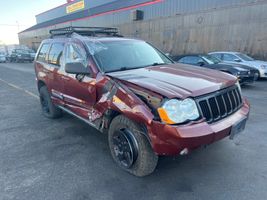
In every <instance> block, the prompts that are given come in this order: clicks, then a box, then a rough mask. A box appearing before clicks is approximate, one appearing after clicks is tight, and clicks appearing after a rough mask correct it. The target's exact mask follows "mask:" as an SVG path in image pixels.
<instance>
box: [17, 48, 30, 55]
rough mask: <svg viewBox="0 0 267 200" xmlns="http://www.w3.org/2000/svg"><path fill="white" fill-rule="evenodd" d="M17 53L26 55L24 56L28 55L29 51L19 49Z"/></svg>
mask: <svg viewBox="0 0 267 200" xmlns="http://www.w3.org/2000/svg"><path fill="white" fill-rule="evenodd" d="M17 53H24V54H27V53H28V51H27V50H24V49H18V50H17Z"/></svg>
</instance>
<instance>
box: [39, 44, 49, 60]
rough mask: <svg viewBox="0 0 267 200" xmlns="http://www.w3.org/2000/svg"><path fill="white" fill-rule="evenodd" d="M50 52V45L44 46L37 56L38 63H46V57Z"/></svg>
mask: <svg viewBox="0 0 267 200" xmlns="http://www.w3.org/2000/svg"><path fill="white" fill-rule="evenodd" d="M48 50H49V44H43V45H42V47H41V49H40V51H39V54H38V56H37V61H40V62H46V55H47V53H48Z"/></svg>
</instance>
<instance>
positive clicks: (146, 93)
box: [34, 27, 249, 176]
mask: <svg viewBox="0 0 267 200" xmlns="http://www.w3.org/2000/svg"><path fill="white" fill-rule="evenodd" d="M50 33H51V34H52V37H51V38H50V39H47V40H44V41H43V42H42V44H41V46H40V48H39V50H38V54H37V56H36V60H35V63H34V65H35V71H36V77H37V84H38V90H39V93H40V102H41V106H42V112H43V114H44V115H45V116H46V117H48V118H58V117H61V116H62V111H64V112H67V113H69V114H71V115H74V116H75V117H77V118H79V119H81V120H83V121H84V122H86V123H88V124H89V125H91V126H93V127H94V128H96V129H98V130H99V131H100V132H107V133H108V142H109V147H110V151H111V155H112V157H113V159H114V161H115V162H116V163H117V164H118V165H119V166H120V167H121V168H122V169H124V170H126V171H128V172H129V173H131V174H133V175H136V176H146V175H148V174H150V173H152V172H153V171H154V169H155V168H156V166H157V162H158V156H160V155H185V154H187V153H189V152H190V151H192V150H193V149H196V148H198V147H201V146H204V145H208V144H211V143H214V142H215V141H218V140H221V139H223V138H225V137H230V138H233V137H234V136H235V135H236V134H238V133H240V132H241V131H243V130H244V128H245V124H246V121H247V117H248V114H249V103H248V101H247V100H246V99H244V98H243V97H242V95H241V89H240V87H239V83H238V81H237V79H236V78H235V77H234V76H231V75H228V74H225V73H221V72H219V71H215V70H210V69H205V70H204V69H203V68H197V67H191V66H189V65H184V64H177V63H174V62H173V61H172V60H170V59H169V58H168V57H167V56H165V55H164V54H163V53H162V52H161V51H159V50H158V49H156V48H155V47H153V46H152V45H150V44H149V43H147V42H145V41H142V40H137V39H128V38H123V37H120V36H119V35H118V32H117V30H116V29H114V28H84V27H79V28H78V27H76V28H74V27H68V28H63V29H57V30H53V31H50Z"/></svg>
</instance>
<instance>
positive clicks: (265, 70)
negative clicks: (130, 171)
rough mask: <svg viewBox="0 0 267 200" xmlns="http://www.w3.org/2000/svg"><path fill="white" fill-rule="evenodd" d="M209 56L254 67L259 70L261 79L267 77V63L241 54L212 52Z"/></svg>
mask: <svg viewBox="0 0 267 200" xmlns="http://www.w3.org/2000/svg"><path fill="white" fill-rule="evenodd" d="M209 55H213V56H216V57H217V58H219V59H221V60H222V61H223V62H225V63H231V64H232V63H238V64H242V65H247V66H250V67H254V68H256V69H258V70H259V73H260V74H259V77H260V78H266V77H267V62H265V61H260V60H255V59H254V58H251V57H249V56H248V55H246V54H243V53H239V52H211V53H209Z"/></svg>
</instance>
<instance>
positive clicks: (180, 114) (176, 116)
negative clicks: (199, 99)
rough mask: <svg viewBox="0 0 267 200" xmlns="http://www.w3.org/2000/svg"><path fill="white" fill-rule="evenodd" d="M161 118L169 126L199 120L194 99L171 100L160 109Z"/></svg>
mask: <svg viewBox="0 0 267 200" xmlns="http://www.w3.org/2000/svg"><path fill="white" fill-rule="evenodd" d="M158 112H159V115H160V118H161V120H162V121H163V122H165V123H167V124H179V123H183V122H185V121H187V120H196V119H197V118H199V116H200V115H199V112H198V109H197V105H196V103H195V101H194V100H192V99H185V100H177V99H171V100H169V101H167V102H165V103H164V104H163V106H162V107H161V108H159V109H158Z"/></svg>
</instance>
